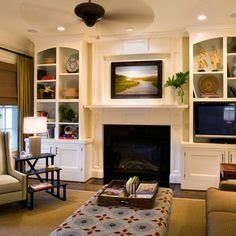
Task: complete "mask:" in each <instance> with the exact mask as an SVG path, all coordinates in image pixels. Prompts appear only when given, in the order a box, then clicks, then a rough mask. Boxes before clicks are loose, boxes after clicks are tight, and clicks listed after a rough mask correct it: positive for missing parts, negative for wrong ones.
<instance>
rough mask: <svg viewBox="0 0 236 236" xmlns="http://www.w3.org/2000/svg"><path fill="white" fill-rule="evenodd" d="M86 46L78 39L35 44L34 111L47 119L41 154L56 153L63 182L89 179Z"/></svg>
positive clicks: (90, 153)
mask: <svg viewBox="0 0 236 236" xmlns="http://www.w3.org/2000/svg"><path fill="white" fill-rule="evenodd" d="M87 47H88V44H87V43H86V42H82V41H78V40H77V41H76V42H68V43H65V42H62V41H55V42H54V43H51V42H50V40H47V41H38V42H36V43H35V89H34V94H35V96H34V112H35V114H36V115H47V118H48V124H47V126H48V134H47V136H46V135H44V136H42V152H51V153H54V154H56V158H55V162H56V164H57V166H59V167H61V168H62V172H61V178H62V179H63V180H71V181H82V182H84V181H86V180H87V179H89V178H91V163H92V140H91V139H90V137H91V136H90V131H89V130H90V129H89V126H90V124H89V122H90V117H89V114H88V112H89V111H88V110H87V109H84V108H83V105H84V104H87V103H88V101H87V99H88V93H87V86H88V77H87V71H88V63H87ZM27 142H28V140H26V143H27ZM41 164H43V163H41Z"/></svg>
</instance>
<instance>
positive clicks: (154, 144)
mask: <svg viewBox="0 0 236 236" xmlns="http://www.w3.org/2000/svg"><path fill="white" fill-rule="evenodd" d="M134 175H136V176H139V178H140V180H143V181H147V180H148V181H150V180H155V181H158V182H159V184H160V185H162V186H168V185H169V175H170V126H165V125H161V126H160V125H104V182H105V183H108V182H110V181H111V180H112V179H128V178H129V177H131V176H134Z"/></svg>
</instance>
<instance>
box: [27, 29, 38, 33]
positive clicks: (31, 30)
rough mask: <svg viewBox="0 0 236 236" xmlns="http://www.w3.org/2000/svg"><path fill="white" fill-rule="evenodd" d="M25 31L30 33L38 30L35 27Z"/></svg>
mask: <svg viewBox="0 0 236 236" xmlns="http://www.w3.org/2000/svg"><path fill="white" fill-rule="evenodd" d="M27 31H28V32H30V33H37V32H38V30H36V29H28V30H27Z"/></svg>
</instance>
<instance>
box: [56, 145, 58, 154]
mask: <svg viewBox="0 0 236 236" xmlns="http://www.w3.org/2000/svg"><path fill="white" fill-rule="evenodd" d="M57 154H58V147H56V155H57Z"/></svg>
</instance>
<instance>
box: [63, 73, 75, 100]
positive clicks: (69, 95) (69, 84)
mask: <svg viewBox="0 0 236 236" xmlns="http://www.w3.org/2000/svg"><path fill="white" fill-rule="evenodd" d="M59 87H60V93H59V97H60V99H78V98H79V80H78V76H77V75H60V84H59Z"/></svg>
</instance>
